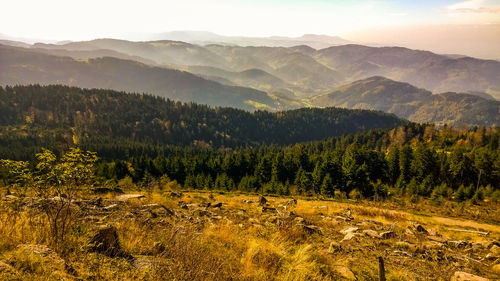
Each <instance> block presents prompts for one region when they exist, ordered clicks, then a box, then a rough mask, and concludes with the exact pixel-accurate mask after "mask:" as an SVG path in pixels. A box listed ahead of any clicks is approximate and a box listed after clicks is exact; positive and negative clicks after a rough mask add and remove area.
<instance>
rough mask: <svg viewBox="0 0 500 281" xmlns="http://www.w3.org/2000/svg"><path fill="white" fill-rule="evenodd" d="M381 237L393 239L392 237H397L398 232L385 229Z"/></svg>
mask: <svg viewBox="0 0 500 281" xmlns="http://www.w3.org/2000/svg"><path fill="white" fill-rule="evenodd" d="M380 237H381V238H382V239H391V238H394V237H396V233H395V232H394V231H392V230H389V231H384V232H381V233H380Z"/></svg>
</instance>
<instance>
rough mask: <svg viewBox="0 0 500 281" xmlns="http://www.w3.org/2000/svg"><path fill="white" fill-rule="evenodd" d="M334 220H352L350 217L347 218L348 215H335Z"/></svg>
mask: <svg viewBox="0 0 500 281" xmlns="http://www.w3.org/2000/svg"><path fill="white" fill-rule="evenodd" d="M335 219H336V220H338V221H346V222H347V221H352V218H348V217H343V216H336V217H335Z"/></svg>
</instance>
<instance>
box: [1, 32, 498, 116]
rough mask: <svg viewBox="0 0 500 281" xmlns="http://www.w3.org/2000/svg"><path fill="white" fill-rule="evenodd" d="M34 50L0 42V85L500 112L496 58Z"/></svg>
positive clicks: (128, 45)
mask: <svg viewBox="0 0 500 281" xmlns="http://www.w3.org/2000/svg"><path fill="white" fill-rule="evenodd" d="M35 46H36V47H31V48H19V47H7V46H3V47H2V46H0V84H3V85H6V84H10V85H13V84H29V83H40V84H55V83H63V84H67V85H74V86H80V87H92V88H94V87H98V88H110V89H115V90H123V91H133V92H147V93H152V94H155V95H160V96H163V97H168V98H172V99H176V100H181V101H195V102H199V103H204V104H209V105H216V106H231V107H237V108H241V109H246V110H255V109H267V110H271V111H276V110H284V109H293V108H300V107H306V106H319V107H324V106H339V107H345V108H361V109H374V110H382V111H385V112H391V113H395V114H396V115H398V116H400V117H402V118H407V119H409V120H412V121H418V122H432V123H438V124H444V123H447V124H455V125H460V124H468V125H485V126H498V119H499V115H500V112H499V111H498V106H497V105H498V101H497V100H495V98H496V99H498V97H499V95H500V91H497V90H496V89H498V85H499V83H500V79H497V77H498V76H500V68H499V65H500V62H496V61H488V60H479V59H474V58H469V57H459V58H450V57H448V56H442V55H438V54H434V53H432V52H427V51H418V50H410V49H407V48H400V47H380V48H373V47H367V46H361V45H344V46H335V47H330V48H326V49H321V50H316V49H314V48H311V47H309V46H305V45H301V46H294V47H290V48H284V47H239V46H223V45H207V46H199V45H195V44H190V43H185V42H179V41H165V40H164V41H152V42H130V41H124V40H114V39H99V40H93V41H87V42H71V43H68V44H62V45H50V44H36V45H35ZM68 56H70V57H72V58H73V59H71V58H69V57H68ZM103 57H104V58H103ZM112 57H114V58H112ZM179 70H180V71H179ZM191 73H192V74H191ZM385 77H387V78H385ZM389 78H390V79H389ZM407 80H410V81H411V82H408V81H407ZM397 81H401V82H397ZM421 85H425V86H421ZM433 87H434V88H433ZM423 88H425V89H431V90H432V91H428V90H424V89H423ZM450 89H452V90H450ZM453 89H454V90H453ZM332 93H335V95H332ZM433 93H448V94H446V95H433ZM457 93H458V94H457ZM471 95H472V96H471Z"/></svg>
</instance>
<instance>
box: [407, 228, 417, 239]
mask: <svg viewBox="0 0 500 281" xmlns="http://www.w3.org/2000/svg"><path fill="white" fill-rule="evenodd" d="M405 235H406V237H409V238H415V233H413V231H412V230H411V229H409V228H407V229H406V230H405Z"/></svg>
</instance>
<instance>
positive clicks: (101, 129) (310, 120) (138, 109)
mask: <svg viewBox="0 0 500 281" xmlns="http://www.w3.org/2000/svg"><path fill="white" fill-rule="evenodd" d="M403 123H405V121H403V120H401V119H399V118H397V117H396V116H394V115H390V114H386V113H382V112H375V111H367V110H348V109H338V108H325V109H318V108H313V109H307V108H304V109H297V110H292V111H284V112H277V113H270V112H267V111H256V112H253V113H251V112H247V111H243V110H239V109H233V108H223V107H216V108H213V107H209V106H206V105H199V104H196V103H180V102H174V101H171V100H168V99H164V98H161V97H155V96H151V95H140V94H126V93H123V92H116V91H112V90H96V89H92V90H89V89H80V88H74V87H67V86H38V85H34V86H16V87H5V88H0V125H1V126H2V135H1V139H2V142H3V145H2V152H1V153H0V154H1V155H2V156H3V157H5V156H7V155H8V156H10V157H14V158H18V157H15V156H16V155H13V154H12V153H15V151H17V149H13V148H14V147H17V146H21V144H22V147H19V150H21V151H27V150H28V148H29V147H35V148H36V147H39V146H41V145H46V146H53V145H55V144H56V142H58V143H59V144H61V145H63V144H64V143H66V144H68V143H69V144H71V143H73V141H81V142H87V143H88V142H93V141H94V142H95V143H96V144H100V143H103V142H104V139H107V140H108V141H107V142H114V143H116V145H117V146H122V145H123V144H124V143H127V142H130V141H134V142H139V143H143V144H148V145H153V144H159V145H167V144H170V145H198V146H206V147H222V146H224V147H237V146H246V145H256V144H279V145H286V144H292V143H297V142H303V141H310V140H320V139H324V138H327V137H332V136H340V135H343V134H351V133H356V132H359V131H364V130H370V129H376V128H392V127H395V126H398V125H401V124H403ZM44 138H46V140H45V141H42V140H43V139H44ZM49 139H50V141H49ZM73 139H74V140H73ZM97 151H98V152H101V151H100V149H97Z"/></svg>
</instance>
